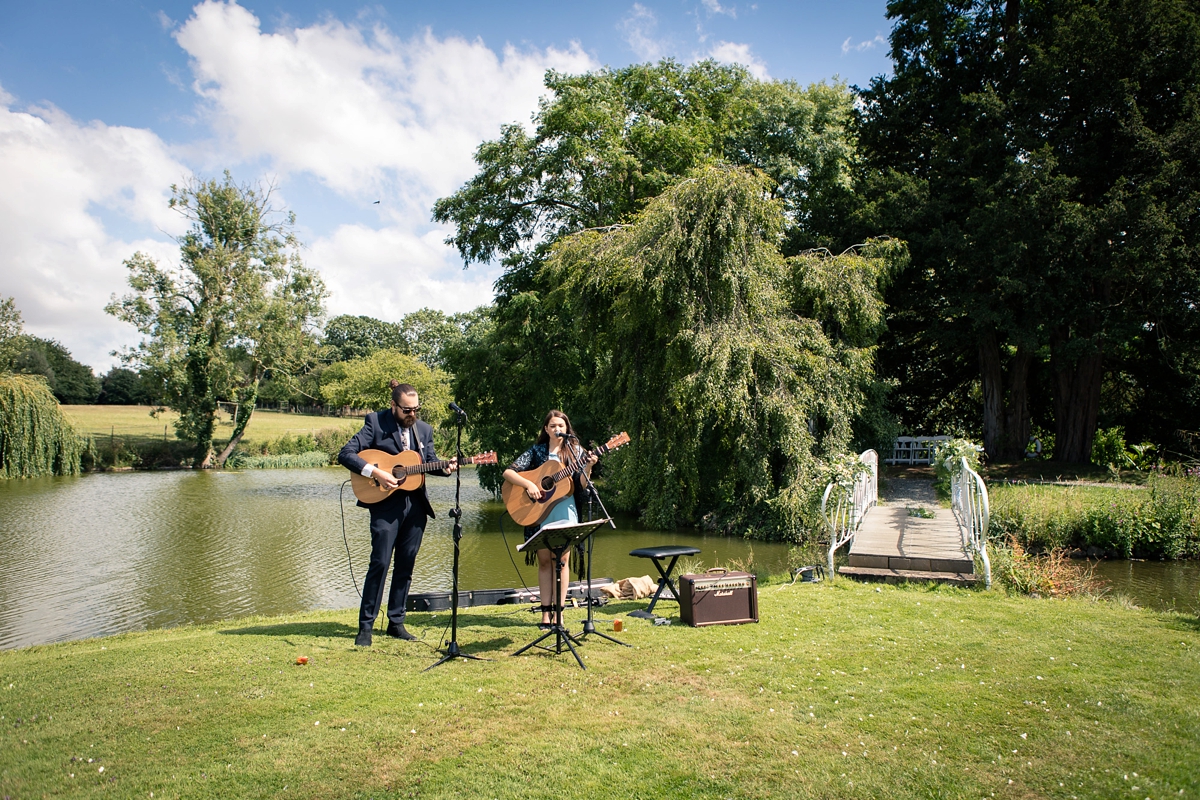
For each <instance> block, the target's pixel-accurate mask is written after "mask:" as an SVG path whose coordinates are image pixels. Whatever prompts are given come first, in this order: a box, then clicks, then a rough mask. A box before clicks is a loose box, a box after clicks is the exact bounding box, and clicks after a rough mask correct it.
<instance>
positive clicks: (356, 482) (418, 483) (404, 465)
mask: <svg viewBox="0 0 1200 800" xmlns="http://www.w3.org/2000/svg"><path fill="white" fill-rule="evenodd" d="M358 455H359V457H360V458H362V459H363V460H364V461H366V462H367V463H368V464H370V465H371V466H373V467H378V468H379V469H382V470H386V471H388V472H391V473H392V477H394V478H395V479H396V480H398V481H400V483H399V484H397V486H396V488H395V489H384V488H383V487H382V486H381V485H380V484H379V481H377V480H375V479H374V478H367V477H365V476H363V475H351V476H350V487H351V488H352V489H354V496H355V497H357V498H358V499H359V500H361V501H363V502H364V503H366V504H367V505H371V504H372V503H378V502H380V501H381V500H386V499H387V498H388V497H390V496H391V495H392V492H398V491H404V492H412V491H415V490H417V489H420V488H421V487H422V486H424V485H425V473H426V472H441V471H442V470H444V469H445V468H446V467H448V466H450V462H449V461H422V460H421V453H420V451H418V450H401V451H400V453H399V454H398V455H392V454H391V453H387V452H384V451H383V450H361V451H359V453H358ZM495 463H496V452H495V451H494V450H491V451H488V452H486V453H480V454H479V455H477V456H471V457H470V458H465V459H463V460H462V461H460V462H459V466H462V465H464V464H495Z"/></svg>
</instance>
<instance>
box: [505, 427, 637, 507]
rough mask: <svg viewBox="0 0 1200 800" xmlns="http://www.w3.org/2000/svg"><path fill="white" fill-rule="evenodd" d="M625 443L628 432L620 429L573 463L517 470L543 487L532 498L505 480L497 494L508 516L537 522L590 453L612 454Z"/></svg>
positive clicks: (563, 493)
mask: <svg viewBox="0 0 1200 800" xmlns="http://www.w3.org/2000/svg"><path fill="white" fill-rule="evenodd" d="M628 442H629V434H628V433H625V432H624V431H621V432H620V433H618V434H617V435H616V436H614V437H612V438H611V439H609V440H608V441H607V442H605V443H604V444H602V445H600V446H599V447H597V448H595V449H594V450H588V451H585V452H584V454H583V456H582V457H581V458H580V459H579V461H578V463H577V464H575V465H574V466H572V465H566V464H563V463H562V462H560V461H547V462H546V463H545V464H542V465H541V466H540V467H538V468H537V469H531V470H527V471H525V472H518V473H517V474H518V475H520V476H521V477H522V478H526V479H527V480H529V481H531V482H532V483H534V484H536V485H538V486H540V487H542V498H541V499H540V500H534V499H533V498H531V497H530V496H529V493H528V492H526V491H525V489H524V488H523V487H521V486H518V485H517V484H515V483H509V482H508V481H505V482H504V484H503V485H502V486H501V487H500V496H501V497H503V498H504V507H505V508H506V509H508V515H509V516H510V517H512V518H513V522H515V523H517V524H518V525H522V526H525V527H528V526H530V525H537V524H538V523H539V522H541V521H542V520H543V519H545V518H546V515H547V514H549V513H550V509H551V508H553V507H554V504H555V503H557V502H558V501H559V500H562V499H563V498H564V497H566V496H567V495H568V494H570V493H571V490H572V488H573V487H572V485H571V484H572V479H573V478H574V477H575V476H576V475H578V474H579V473H580V472H582V471H583V469H584V468H585V467H586V466H587V461H588V457H589V456H593V455H594V456H602V455H605V454H607V453H611V452H612V451H613V450H616V449H617V448H618V447H620V446H621V445H623V444H627V443H628Z"/></svg>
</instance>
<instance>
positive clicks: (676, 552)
mask: <svg viewBox="0 0 1200 800" xmlns="http://www.w3.org/2000/svg"><path fill="white" fill-rule="evenodd" d="M699 552H700V548H699V547H685V546H683V545H677V544H669V545H665V546H663V547H639V548H638V549H637V550H630V551H629V555H631V556H634V557H636V558H648V559H650V560H651V561H653V562H654V568H655V569H656V570H658V574H659V576H660V577H659V579H658V591H657V592H655V593H654V599H653V600H651V601H650V605H648V606H646V612H647V613H649V612H651V611H653V610H654V604H655V603H657V602H658V598H659V597H661V596H662V593H663V589H666V588H667V587H668V586H669V587H671V598H670V599H672V600H674V601H675V602H679V590H678V589H676V588H675V584H674V583H672V582H671V570H673V569H675V562H676V561H678V560H679V557H680V556H694V555H696V554H697V553H699ZM668 558H669V559H671V562H670V563H669V564H667V568H666V569H663V565H662V562H663V561H664V560H665V559H668ZM639 613H640V612H639Z"/></svg>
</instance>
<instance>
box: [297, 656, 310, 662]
mask: <svg viewBox="0 0 1200 800" xmlns="http://www.w3.org/2000/svg"><path fill="white" fill-rule="evenodd" d="M296 663H297V664H307V663H308V656H296Z"/></svg>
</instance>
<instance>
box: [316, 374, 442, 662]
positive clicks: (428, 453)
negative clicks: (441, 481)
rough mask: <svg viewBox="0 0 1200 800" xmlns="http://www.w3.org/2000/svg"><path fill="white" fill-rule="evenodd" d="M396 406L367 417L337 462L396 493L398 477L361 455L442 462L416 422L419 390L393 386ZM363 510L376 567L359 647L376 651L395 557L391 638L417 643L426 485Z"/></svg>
mask: <svg viewBox="0 0 1200 800" xmlns="http://www.w3.org/2000/svg"><path fill="white" fill-rule="evenodd" d="M391 386H392V406H391V408H385V409H382V410H380V411H375V412H372V413H370V414H368V415H367V418H366V420H365V422H364V423H363V427H362V430H360V431H359V432H358V433H356V434H355V435H354V438H352V439H351V440H350V441H349V442H347V443H346V446H345V447H343V448H342V451H341V452H340V453H338V463H339V464H341V465H342V466H344V467H345V468H346V469H349V470H352V471H354V472H357V473H359V474H360V475H364V476H366V477H368V478H374V479H375V480H376V481H378V482H379V484H380V486H382V487H383V488H384V489H391V488H394V487H395V486H396V484H397V481H396V478H395V477H394V476H393V475H392V474H391V473H390V472H388V471H387V470H384V469H379V468H377V467H374V466H372V465H370V464H368V463H367V462H366V461H364V460H363V459H362V458H361V457H360V456H359V455H358V453H359V452H360V451H362V450H383V451H385V452H388V453H391V454H392V455H397V454H398V453H399V452H400V451H401V450H419V451H420V452H421V460H422V461H423V462H429V461H437V460H438V459H437V453H435V452H434V449H433V428H431V427H430V426H429V424H428V423H426V422H422V421H421V420H419V419H417V414H418V412H420V410H421V403H420V400H419V398H418V397H417V390H416V389H415V388H413V387H412V386H410V385H409V384H407V383H398V382H397V381H392V382H391ZM457 468H458V465H457V463H455V461H454V460H453V459H451V462H450V467H449V468H448V469H446V470H444V471H442V472H441V473H439V474H442V475H449V474H450V473H451V472H453V471H454V470H455V469H457ZM359 505H360V506H363V507H364V508H368V509H370V511H371V563H370V566H368V567H367V576H366V578H364V579H363V593H362V606H361V607H360V608H359V613H358V636H357V637H356V638H355V640H354V643H355V644H356V645H359V646H360V647H370V646H371V629H372V628H373V627H374V625H375V616H376V615H377V614H378V613H379V604H380V602H381V601H382V600H383V582H384V579H385V578H387V570H388V562H390V561H392V558H393V552H394V554H395V567H394V569H393V570H392V588H391V591H390V592H388V610H387V615H388V626H387V635H388V636H391V637H393V638H396V639H415V638H416V637H415V636H413V635H412V634H411V633H409V632H408V631H407V630H405V628H404V612H405V610H406V609H405V605H406V604H407V602H408V587H409V586H410V585H411V584H412V572H413V563H414V562H415V561H416V560H417V551H418V550H420V549H421V539H422V537H423V536H424V535H425V522H426V521H427V520H428V518H429V517H433V516H436V515H435V514H434V513H433V506H431V505H430V504H429V497H428V496H427V495H426V494H425V486H424V484H422V486H421V488H420V489H417V490H415V491H411V492H409V491H404V490H403V489H401V490H399V491H396V492H393V493H392V494H391V495H390V496H388V498H387V499H386V500H382V501H380V502H378V503H372V504H371V505H369V506H368V505H366V504H365V503H363V502H361V501H360V502H359Z"/></svg>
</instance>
